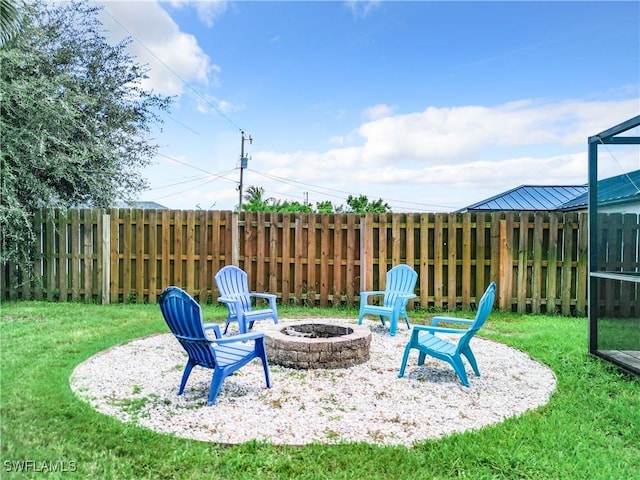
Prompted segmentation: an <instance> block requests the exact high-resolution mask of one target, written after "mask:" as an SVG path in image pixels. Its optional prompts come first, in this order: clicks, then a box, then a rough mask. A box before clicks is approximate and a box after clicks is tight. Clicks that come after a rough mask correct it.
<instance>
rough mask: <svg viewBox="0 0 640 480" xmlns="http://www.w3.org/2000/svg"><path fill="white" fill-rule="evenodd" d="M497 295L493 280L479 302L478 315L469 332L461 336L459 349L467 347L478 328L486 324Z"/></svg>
mask: <svg viewBox="0 0 640 480" xmlns="http://www.w3.org/2000/svg"><path fill="white" fill-rule="evenodd" d="M495 297H496V284H495V283H494V282H491V283H490V284H489V286H488V287H487V289H486V290H485V292H484V294H483V295H482V298H481V299H480V301H479V302H478V310H477V311H476V317H475V319H474V321H473V323H472V324H471V326H470V327H469V329H468V330H467V332H466V333H465V334H464V335H463V336H462V338H460V341H459V343H458V348H457V349H458V350H461V349H462V348H464V347H466V346H467V345H468V344H469V342H470V341H471V338H472V337H473V336H474V335H475V334H476V332H477V331H478V330H480V328H481V327H482V326H483V325H484V322H486V321H487V318H489V314H490V313H491V310H493V303H494V300H495Z"/></svg>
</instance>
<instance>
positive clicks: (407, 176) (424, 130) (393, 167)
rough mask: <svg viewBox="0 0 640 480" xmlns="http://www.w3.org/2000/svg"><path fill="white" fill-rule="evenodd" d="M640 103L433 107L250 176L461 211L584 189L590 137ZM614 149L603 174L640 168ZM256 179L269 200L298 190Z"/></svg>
mask: <svg viewBox="0 0 640 480" xmlns="http://www.w3.org/2000/svg"><path fill="white" fill-rule="evenodd" d="M637 105H638V101H637V99H632V100H627V101H621V102H580V101H570V102H560V103H540V102H533V101H519V102H512V103H508V104H504V105H498V106H495V107H486V106H465V107H457V108H428V109H426V110H424V111H423V112H418V113H412V114H406V115H396V116H389V117H386V118H382V119H379V120H376V121H372V122H368V123H365V124H363V125H362V126H361V127H360V129H359V130H358V131H359V133H360V135H361V138H360V144H359V145H356V146H353V143H354V142H351V143H350V145H352V146H349V147H344V148H334V149H331V150H328V151H325V152H309V151H297V152H287V153H283V152H264V151H262V152H261V151H257V152H253V162H252V168H253V169H255V170H257V171H260V172H265V173H268V174H269V175H275V176H277V177H279V178H282V179H295V181H296V182H300V184H301V185H300V186H299V188H298V189H297V192H298V194H299V193H300V192H302V191H303V190H305V184H306V185H309V186H310V187H309V189H310V190H311V191H314V190H316V191H317V190H318V188H314V187H313V186H324V187H320V191H321V190H322V188H326V189H327V190H326V191H327V194H328V195H329V196H335V195H336V190H337V191H343V192H350V193H354V194H358V193H362V194H366V195H368V196H369V197H370V198H374V197H375V198H378V197H382V198H385V199H396V200H397V199H403V201H407V202H414V203H417V204H422V205H433V204H434V203H435V204H439V205H442V206H443V208H444V209H446V206H453V207H455V208H461V207H463V206H465V205H468V204H470V203H473V202H476V201H479V200H482V199H484V198H487V197H489V196H492V195H495V194H498V193H500V192H503V191H505V190H508V189H510V188H514V187H516V186H518V185H523V184H531V185H579V184H584V183H586V182H587V138H588V137H589V136H591V135H594V134H596V133H598V132H600V131H603V130H605V129H607V128H610V127H611V126H613V125H616V124H618V123H620V122H622V121H625V120H627V119H628V118H631V117H633V116H635V115H637ZM347 137H348V135H345V136H344V137H343V139H344V138H347ZM611 148H616V149H617V148H618V147H616V146H609V149H611ZM616 151H617V153H616V152H611V154H609V153H608V152H607V151H606V150H603V153H601V158H604V157H605V156H606V157H608V158H607V160H606V161H603V168H602V173H604V172H605V171H606V172H607V174H608V175H607V176H610V175H616V174H619V173H622V172H623V171H628V170H632V169H638V168H640V151H638V149H637V148H634V149H626V150H622V149H618V150H616ZM522 152H525V153H524V154H523V153H522ZM605 163H606V169H605V166H604V165H605ZM258 181H259V184H260V185H263V186H264V187H265V189H266V191H267V193H269V195H273V194H274V192H280V193H282V194H283V195H284V194H285V188H286V190H291V189H290V188H289V187H284V186H283V185H282V182H277V181H275V182H271V181H269V180H267V179H266V178H265V177H261V178H259V179H258ZM293 191H296V189H295V188H294V189H293ZM337 195H338V196H339V194H337ZM316 196H318V195H316ZM343 198H346V194H345V195H343ZM331 199H332V200H333V198H331ZM338 203H339V202H338ZM411 208H412V207H409V209H410V210H411ZM413 208H414V210H413V211H420V210H425V209H429V208H430V207H423V208H420V207H419V206H417V207H413Z"/></svg>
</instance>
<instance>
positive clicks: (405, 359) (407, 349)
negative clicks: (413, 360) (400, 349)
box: [398, 344, 411, 378]
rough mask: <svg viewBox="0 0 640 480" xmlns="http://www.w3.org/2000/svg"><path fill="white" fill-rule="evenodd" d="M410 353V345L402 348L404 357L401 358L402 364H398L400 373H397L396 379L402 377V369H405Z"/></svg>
mask: <svg viewBox="0 0 640 480" xmlns="http://www.w3.org/2000/svg"><path fill="white" fill-rule="evenodd" d="M410 351H411V345H410V344H409V345H407V346H406V347H405V348H404V355H403V356H402V363H401V364H400V373H398V378H402V377H403V376H404V369H405V368H406V367H407V360H408V359H409V352H410Z"/></svg>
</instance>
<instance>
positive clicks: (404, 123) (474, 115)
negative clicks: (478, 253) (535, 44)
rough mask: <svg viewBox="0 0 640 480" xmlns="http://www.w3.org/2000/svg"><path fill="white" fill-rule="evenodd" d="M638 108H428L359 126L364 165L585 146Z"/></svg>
mask: <svg viewBox="0 0 640 480" xmlns="http://www.w3.org/2000/svg"><path fill="white" fill-rule="evenodd" d="M637 108H638V100H637V99H632V100H627V101H624V102H580V101H568V102H562V103H555V104H554V103H536V102H533V101H520V102H513V103H507V104H504V105H498V106H496V107H485V106H464V107H453V108H435V107H429V108H427V109H426V110H424V111H423V112H419V113H411V114H405V115H397V116H390V117H385V118H382V119H379V120H375V121H372V122H368V123H365V124H363V125H362V126H361V127H360V129H359V133H360V135H361V136H362V138H363V139H364V145H363V147H362V148H363V152H362V159H363V162H365V163H366V164H368V165H387V164H393V163H395V162H397V161H399V160H405V161H407V160H408V161H415V162H420V163H424V162H426V163H440V162H442V161H447V162H454V163H464V162H468V161H470V160H478V159H479V155H480V153H481V152H482V150H483V149H485V148H492V147H522V146H533V145H547V146H548V145H558V146H563V147H567V146H571V145H585V144H586V141H587V138H588V136H590V135H593V134H594V133H597V132H599V131H602V130H604V129H606V128H608V127H609V126H611V125H615V124H617V123H619V122H621V121H624V120H626V119H627V118H630V117H632V116H633V115H635V114H637Z"/></svg>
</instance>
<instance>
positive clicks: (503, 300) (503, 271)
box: [498, 220, 513, 312]
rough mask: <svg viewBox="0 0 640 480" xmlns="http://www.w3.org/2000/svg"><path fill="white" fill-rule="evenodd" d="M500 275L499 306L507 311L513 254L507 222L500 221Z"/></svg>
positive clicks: (509, 300)
mask: <svg viewBox="0 0 640 480" xmlns="http://www.w3.org/2000/svg"><path fill="white" fill-rule="evenodd" d="M499 224H500V270H499V272H500V275H499V277H500V278H499V279H498V285H499V288H498V289H499V302H498V303H499V306H500V310H501V311H503V312H504V311H507V310H508V309H510V306H511V284H512V275H513V261H512V259H513V253H512V251H511V248H512V245H510V244H509V242H508V240H507V221H506V220H500V221H499Z"/></svg>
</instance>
